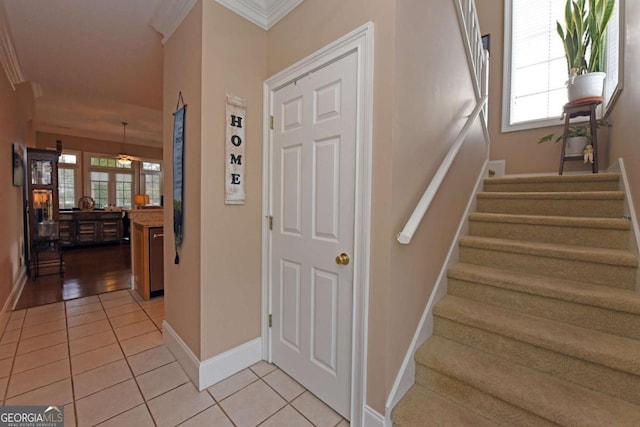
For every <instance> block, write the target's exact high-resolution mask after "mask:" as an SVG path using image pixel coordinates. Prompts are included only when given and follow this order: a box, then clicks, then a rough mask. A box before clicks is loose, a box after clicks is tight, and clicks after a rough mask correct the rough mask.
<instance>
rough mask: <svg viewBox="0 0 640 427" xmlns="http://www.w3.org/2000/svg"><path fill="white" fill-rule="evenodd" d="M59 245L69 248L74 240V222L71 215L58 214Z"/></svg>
mask: <svg viewBox="0 0 640 427" xmlns="http://www.w3.org/2000/svg"><path fill="white" fill-rule="evenodd" d="M59 230H60V243H61V244H62V246H71V245H73V242H74V240H75V237H74V236H75V222H74V221H73V216H72V214H66V213H64V214H60V227H59Z"/></svg>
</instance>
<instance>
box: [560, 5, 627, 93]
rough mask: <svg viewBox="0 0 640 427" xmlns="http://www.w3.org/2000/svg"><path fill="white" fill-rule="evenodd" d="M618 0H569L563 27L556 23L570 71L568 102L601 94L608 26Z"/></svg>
mask: <svg viewBox="0 0 640 427" xmlns="http://www.w3.org/2000/svg"><path fill="white" fill-rule="evenodd" d="M614 6H615V0H588V3H587V0H567V1H566V4H565V13H564V15H565V16H564V19H565V24H564V27H563V26H562V25H561V24H560V22H557V31H558V35H559V36H560V38H561V39H562V43H563V44H564V50H565V56H566V58H567V69H568V72H569V82H568V86H567V87H568V90H569V101H573V100H576V99H579V98H586V97H591V96H602V90H603V87H604V78H605V73H604V54H605V36H606V30H607V26H608V25H609V21H610V20H611V16H612V15H613V8H614Z"/></svg>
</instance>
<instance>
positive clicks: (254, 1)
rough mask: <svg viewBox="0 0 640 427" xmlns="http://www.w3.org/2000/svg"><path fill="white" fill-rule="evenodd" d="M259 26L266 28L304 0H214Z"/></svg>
mask: <svg viewBox="0 0 640 427" xmlns="http://www.w3.org/2000/svg"><path fill="white" fill-rule="evenodd" d="M216 1H217V2H218V3H220V4H221V5H223V6H224V7H226V8H228V9H231V10H232V11H234V12H235V13H237V14H238V15H240V16H242V17H243V18H245V19H247V20H249V21H251V22H253V23H254V24H256V25H257V26H259V27H260V28H262V29H264V30H268V29H269V28H271V27H272V26H273V25H274V24H276V23H277V22H278V21H279V20H281V19H282V18H284V17H285V16H286V15H287V14H288V13H289V12H291V11H292V10H293V9H294V8H295V7H296V6H298V5H299V4H300V3H302V2H303V1H304V0H216Z"/></svg>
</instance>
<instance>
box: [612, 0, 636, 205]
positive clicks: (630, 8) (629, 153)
mask: <svg viewBox="0 0 640 427" xmlns="http://www.w3.org/2000/svg"><path fill="white" fill-rule="evenodd" d="M625 3H626V11H625V14H626V17H627V23H626V25H627V28H626V44H625V62H624V75H625V81H624V90H623V91H622V93H621V95H620V98H619V99H618V102H617V103H616V105H615V106H614V110H613V115H612V116H611V122H612V124H613V127H612V128H611V148H610V149H611V153H610V154H611V155H610V159H611V162H616V161H617V159H618V158H619V157H622V158H623V159H624V163H625V168H626V170H627V174H628V178H629V185H630V187H631V195H632V198H633V201H634V205H635V209H636V213H638V212H640V152H639V151H638V147H636V145H638V136H637V135H639V134H640V120H638V113H640V81H638V76H639V75H640V38H638V36H637V33H638V26H639V24H638V21H637V19H635V17H637V16H639V14H640V2H637V1H633V0H627V1H626V2H625Z"/></svg>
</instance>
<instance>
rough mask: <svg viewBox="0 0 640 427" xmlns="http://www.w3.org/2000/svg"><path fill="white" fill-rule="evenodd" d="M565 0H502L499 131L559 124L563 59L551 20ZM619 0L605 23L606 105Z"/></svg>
mask: <svg viewBox="0 0 640 427" xmlns="http://www.w3.org/2000/svg"><path fill="white" fill-rule="evenodd" d="M564 6H565V0H505V26H504V28H505V50H504V55H505V56H504V77H503V78H504V91H503V101H502V131H503V132H508V131H513V130H521V129H529V128H535V127H542V126H551V125H558V124H560V121H559V119H560V117H561V116H562V107H563V105H564V104H565V103H566V102H567V90H566V86H565V83H566V81H567V75H568V72H567V62H566V59H565V54H564V47H563V45H562V40H560V37H559V36H558V33H557V30H556V21H560V22H561V23H562V22H564ZM622 8H624V3H623V0H618V2H617V4H616V11H615V12H614V16H613V17H612V19H611V21H610V23H609V27H608V52H607V64H606V66H607V70H606V71H607V81H606V83H605V85H606V86H605V95H606V98H605V105H608V104H610V103H611V100H612V98H613V95H614V93H615V92H616V91H617V89H618V86H619V81H618V80H619V79H618V72H619V62H620V61H621V58H620V57H619V55H618V52H619V49H617V47H618V45H619V43H620V42H621V41H620V37H619V36H618V34H619V29H620V24H621V22H620V19H619V18H620V17H619V10H620V9H622Z"/></svg>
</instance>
